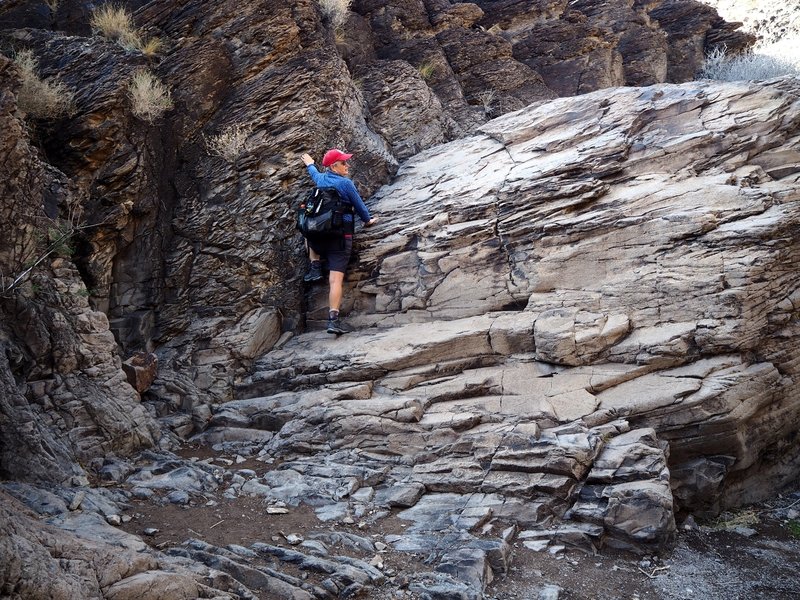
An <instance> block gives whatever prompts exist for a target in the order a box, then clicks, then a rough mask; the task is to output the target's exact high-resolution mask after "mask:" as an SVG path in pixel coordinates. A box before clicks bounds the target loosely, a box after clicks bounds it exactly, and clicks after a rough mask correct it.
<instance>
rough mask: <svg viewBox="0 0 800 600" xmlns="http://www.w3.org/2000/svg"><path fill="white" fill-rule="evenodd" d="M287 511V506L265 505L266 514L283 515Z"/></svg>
mask: <svg viewBox="0 0 800 600" xmlns="http://www.w3.org/2000/svg"><path fill="white" fill-rule="evenodd" d="M288 512H289V509H288V508H283V507H282V506H268V507H267V514H268V515H285V514H287V513H288Z"/></svg>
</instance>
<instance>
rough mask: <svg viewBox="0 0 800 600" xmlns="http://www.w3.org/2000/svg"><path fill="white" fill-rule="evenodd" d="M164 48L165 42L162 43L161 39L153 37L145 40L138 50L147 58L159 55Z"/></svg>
mask: <svg viewBox="0 0 800 600" xmlns="http://www.w3.org/2000/svg"><path fill="white" fill-rule="evenodd" d="M163 47H164V42H163V41H161V38H157V37H153V38H147V39H146V40H144V39H143V40H142V42H141V44H140V45H139V46H138V48H137V49H138V50H139V51H140V52H141V53H142V54H144V55H145V56H154V55H156V54H158V53H159V52H160V51H161V49H162V48H163Z"/></svg>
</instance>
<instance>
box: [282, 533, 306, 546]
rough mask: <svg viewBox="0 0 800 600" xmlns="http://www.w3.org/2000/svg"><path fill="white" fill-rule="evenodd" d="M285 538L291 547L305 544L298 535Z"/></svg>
mask: <svg viewBox="0 0 800 600" xmlns="http://www.w3.org/2000/svg"><path fill="white" fill-rule="evenodd" d="M283 537H284V538H286V541H287V542H288V543H289V545H291V546H297V545H298V544H301V543H302V542H303V538H302V537H301V536H299V535H297V534H296V533H290V534H289V535H284V536H283Z"/></svg>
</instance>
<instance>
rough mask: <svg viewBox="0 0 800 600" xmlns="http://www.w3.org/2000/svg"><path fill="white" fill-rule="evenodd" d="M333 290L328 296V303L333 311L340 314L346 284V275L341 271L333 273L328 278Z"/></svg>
mask: <svg viewBox="0 0 800 600" xmlns="http://www.w3.org/2000/svg"><path fill="white" fill-rule="evenodd" d="M328 283H330V286H331V290H330V293H329V294H328V302H329V304H330V308H331V310H335V311H337V312H338V310H339V305H340V304H341V303H342V286H343V284H344V273H342V272H341V271H331V272H330V276H329V277H328Z"/></svg>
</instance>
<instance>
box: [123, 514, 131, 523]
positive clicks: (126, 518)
mask: <svg viewBox="0 0 800 600" xmlns="http://www.w3.org/2000/svg"><path fill="white" fill-rule="evenodd" d="M132 519H133V517H131V516H130V515H122V522H123V523H130V522H131V520H132Z"/></svg>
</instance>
